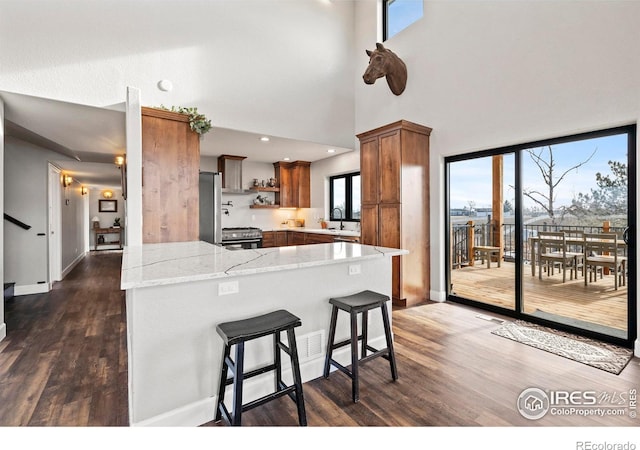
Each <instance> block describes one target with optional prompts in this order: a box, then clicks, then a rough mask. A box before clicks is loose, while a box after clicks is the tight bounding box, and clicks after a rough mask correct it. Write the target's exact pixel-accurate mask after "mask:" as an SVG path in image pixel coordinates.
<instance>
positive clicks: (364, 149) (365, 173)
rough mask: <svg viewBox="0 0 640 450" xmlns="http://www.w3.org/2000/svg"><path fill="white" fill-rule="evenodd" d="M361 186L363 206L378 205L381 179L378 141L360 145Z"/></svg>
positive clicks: (374, 140)
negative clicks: (379, 175) (379, 174)
mask: <svg viewBox="0 0 640 450" xmlns="http://www.w3.org/2000/svg"><path fill="white" fill-rule="evenodd" d="M360 184H361V202H362V204H363V205H368V204H376V203H378V197H379V192H378V190H379V188H380V179H379V177H378V140H377V139H372V140H369V141H366V142H362V143H361V144H360Z"/></svg>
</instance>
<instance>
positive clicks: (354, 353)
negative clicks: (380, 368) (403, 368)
mask: <svg viewBox="0 0 640 450" xmlns="http://www.w3.org/2000/svg"><path fill="white" fill-rule="evenodd" d="M387 301H389V297H388V296H386V295H383V294H380V293H378V292H374V291H369V290H366V291H361V292H358V293H356V294H353V295H348V296H346V297H337V298H331V299H329V303H330V304H331V305H332V310H331V323H330V326H329V342H328V343H327V354H326V358H325V363H324V377H325V378H328V377H329V370H330V368H331V366H334V367H336V368H337V369H338V370H340V371H341V372H343V373H344V374H346V375H347V376H348V377H349V378H351V380H352V382H351V397H352V400H353V402H354V403H356V402H358V400H359V399H360V384H359V375H358V372H359V371H358V365H359V364H362V363H365V362H367V361H370V360H372V359H375V358H377V357H380V356H381V357H383V358H385V359H386V360H388V361H389V366H390V368H391V377H392V379H393V381H395V380H397V379H398V369H397V367H396V357H395V353H394V351H393V339H392V337H391V324H390V322H389V315H388V310H387V304H386V302H387ZM375 308H380V311H381V313H382V324H383V326H384V335H385V339H386V343H387V347H386V348H383V349H380V350H376V349H375V348H373V347H371V346H370V345H369V344H368V343H367V338H368V336H367V334H368V321H369V319H368V314H369V310H371V309H375ZM338 310H342V311H345V312H347V313H349V316H350V326H351V335H350V338H349V339H346V340H344V341H341V342H338V343H336V342H334V341H335V335H336V322H337V320H338ZM360 313H362V333H361V334H360V335H358V314H360ZM358 341H362V344H361V349H360V356H358ZM346 345H350V346H351V369H349V368H347V367H345V366H343V365H342V364H340V363H338V362H337V361H336V360H334V359H333V351H334V350H335V349H337V348H340V347H344V346H346ZM369 351H370V352H372V353H371V354H369V355H367V352H369Z"/></svg>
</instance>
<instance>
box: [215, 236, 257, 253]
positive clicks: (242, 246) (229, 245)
mask: <svg viewBox="0 0 640 450" xmlns="http://www.w3.org/2000/svg"><path fill="white" fill-rule="evenodd" d="M222 246H223V247H224V248H226V249H227V250H246V249H253V248H261V247H262V239H245V240H242V239H238V240H233V241H222Z"/></svg>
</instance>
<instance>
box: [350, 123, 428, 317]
mask: <svg viewBox="0 0 640 450" xmlns="http://www.w3.org/2000/svg"><path fill="white" fill-rule="evenodd" d="M430 134H431V128H428V127H425V126H423V125H418V124H415V123H412V122H408V121H406V120H400V121H398V122H394V123H390V124H388V125H385V126H383V127H380V128H376V129H374V130H371V131H367V132H365V133H361V134H358V139H359V140H360V177H361V183H362V185H361V195H362V209H361V213H360V214H361V217H360V226H361V227H360V230H361V232H360V241H361V243H362V244H369V245H378V246H382V247H392V248H403V249H406V250H408V251H409V254H408V255H403V256H394V257H393V269H392V283H393V284H392V296H393V303H394V304H395V305H399V306H411V305H415V304H417V303H420V302H423V301H425V300H427V299H428V298H429V290H430V282H429V275H430V256H429V251H430V244H429V136H430Z"/></svg>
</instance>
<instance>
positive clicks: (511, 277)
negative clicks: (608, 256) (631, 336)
mask: <svg viewBox="0 0 640 450" xmlns="http://www.w3.org/2000/svg"><path fill="white" fill-rule="evenodd" d="M451 281H452V283H453V291H454V292H455V294H456V295H458V296H460V297H464V298H468V299H471V300H478V301H481V302H483V303H488V304H491V305H495V306H501V307H504V308H508V309H514V307H515V264H513V263H509V262H503V263H502V264H501V267H499V268H498V267H497V266H496V264H495V263H492V264H491V268H490V269H487V266H486V265H475V266H473V267H465V268H463V269H456V270H453V271H452V272H451ZM523 283H524V288H523V289H524V290H523V295H524V311H525V312H526V313H528V314H531V313H534V312H535V311H537V310H539V311H544V312H547V313H551V314H555V315H557V316H561V317H567V318H571V319H577V320H581V321H584V322H590V323H595V324H598V325H604V326H606V327H610V328H615V329H617V330H623V331H625V332H626V329H627V287H626V286H621V287H618V290H615V289H614V283H613V276H607V275H605V276H604V277H603V278H602V279H600V278H598V280H597V281H596V282H595V283H589V284H588V285H587V286H585V285H584V278H583V277H582V276H581V275H579V276H578V278H577V279H574V280H569V272H567V280H566V282H564V283H563V282H562V272H560V271H558V270H556V271H555V272H554V274H553V275H550V276H547V274H546V273H543V274H542V279H539V278H538V274H537V272H536V276H532V275H531V268H530V267H529V266H526V267H525V270H524V274H523Z"/></svg>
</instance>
